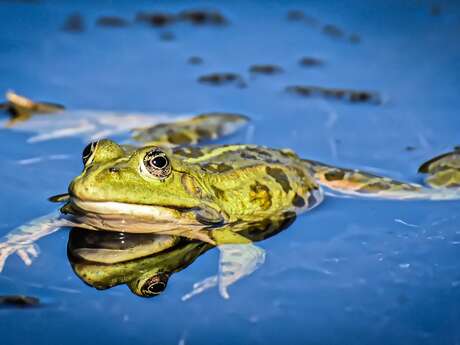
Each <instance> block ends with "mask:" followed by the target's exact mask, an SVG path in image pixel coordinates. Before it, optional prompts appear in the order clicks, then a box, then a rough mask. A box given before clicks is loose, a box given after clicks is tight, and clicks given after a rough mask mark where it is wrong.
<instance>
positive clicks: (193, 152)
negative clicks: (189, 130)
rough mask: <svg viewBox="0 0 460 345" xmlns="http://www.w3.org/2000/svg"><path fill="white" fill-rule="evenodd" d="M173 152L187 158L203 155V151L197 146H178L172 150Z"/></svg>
mask: <svg viewBox="0 0 460 345" xmlns="http://www.w3.org/2000/svg"><path fill="white" fill-rule="evenodd" d="M173 153H174V154H176V155H179V156H183V157H187V158H198V157H201V156H202V155H203V151H201V149H199V148H198V147H178V148H175V149H174V150H173Z"/></svg>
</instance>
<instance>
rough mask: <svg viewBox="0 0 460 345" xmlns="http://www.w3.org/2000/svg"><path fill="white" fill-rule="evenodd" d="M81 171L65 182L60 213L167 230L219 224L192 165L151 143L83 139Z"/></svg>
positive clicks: (101, 223)
mask: <svg viewBox="0 0 460 345" xmlns="http://www.w3.org/2000/svg"><path fill="white" fill-rule="evenodd" d="M83 163H84V169H83V172H82V173H81V174H80V175H79V176H77V177H76V178H75V179H74V180H73V181H72V182H71V183H70V185H69V195H70V200H69V203H68V204H67V205H66V206H64V207H63V209H62V211H63V212H64V213H71V214H73V215H76V216H79V217H80V218H83V219H82V221H83V222H84V224H86V225H89V226H90V227H93V228H96V229H105V230H118V231H127V232H152V225H155V229H156V232H161V230H162V229H163V230H165V231H171V230H180V229H185V228H189V229H190V227H191V226H192V227H193V226H201V227H203V226H204V225H212V224H220V223H222V222H223V221H224V219H223V216H222V213H221V212H220V210H219V209H218V207H217V205H216V204H215V203H214V202H213V198H212V195H211V194H210V193H208V192H207V191H206V189H207V188H206V187H205V185H206V183H205V181H204V180H203V179H205V175H202V174H201V173H200V171H199V170H198V169H197V167H196V166H194V165H193V164H189V163H187V162H185V161H184V160H181V159H180V158H179V157H176V156H174V155H173V153H172V151H171V150H168V149H163V148H160V147H156V146H148V147H143V148H140V149H137V150H133V149H130V148H125V147H122V146H120V145H118V144H116V143H115V142H113V141H111V140H106V139H104V140H100V141H98V142H96V143H91V144H89V145H88V146H87V147H86V148H85V149H84V151H83Z"/></svg>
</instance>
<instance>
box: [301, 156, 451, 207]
mask: <svg viewBox="0 0 460 345" xmlns="http://www.w3.org/2000/svg"><path fill="white" fill-rule="evenodd" d="M303 162H304V163H305V165H306V168H307V169H308V170H309V172H310V174H311V175H312V176H313V177H314V178H315V179H316V180H317V182H318V183H319V184H321V185H322V186H324V187H326V189H327V190H328V191H330V192H331V193H332V194H335V195H337V194H338V195H349V196H361V197H373V198H382V199H393V200H413V199H422V200H423V199H428V200H449V199H460V191H459V190H447V189H443V190H436V189H432V188H427V187H424V186H422V185H419V184H415V183H406V182H400V181H397V180H394V179H392V178H389V177H385V176H379V175H375V174H372V173H369V172H366V171H362V170H355V169H346V168H339V167H334V166H331V165H327V164H323V163H320V162H316V161H311V160H303Z"/></svg>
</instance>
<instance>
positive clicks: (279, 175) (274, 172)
mask: <svg viewBox="0 0 460 345" xmlns="http://www.w3.org/2000/svg"><path fill="white" fill-rule="evenodd" d="M266 171H267V174H268V175H270V176H271V177H273V178H274V179H275V181H276V182H278V184H279V185H280V186H281V187H282V188H283V191H284V192H285V193H288V192H289V191H290V190H292V188H291V185H290V183H289V178H288V177H287V175H286V174H285V173H284V171H283V170H282V169H280V168H272V167H267V168H266Z"/></svg>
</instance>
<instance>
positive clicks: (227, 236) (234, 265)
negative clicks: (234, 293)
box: [182, 229, 265, 301]
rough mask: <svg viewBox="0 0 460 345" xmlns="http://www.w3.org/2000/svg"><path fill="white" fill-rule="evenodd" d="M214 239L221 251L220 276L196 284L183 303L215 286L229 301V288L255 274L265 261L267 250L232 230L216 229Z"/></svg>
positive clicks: (184, 297)
mask: <svg viewBox="0 0 460 345" xmlns="http://www.w3.org/2000/svg"><path fill="white" fill-rule="evenodd" d="M212 237H213V242H214V243H215V244H217V248H218V249H219V251H220V257H219V271H218V274H217V275H215V276H211V277H208V278H206V279H204V280H202V281H199V282H198V283H195V284H194V285H193V290H192V291H191V292H190V293H188V294H186V295H184V296H183V297H182V300H183V301H185V300H187V299H189V298H191V297H193V296H195V295H197V294H200V293H202V292H203V291H205V290H207V289H209V288H212V287H215V286H217V287H218V288H219V294H220V295H221V296H222V297H223V298H225V299H228V298H230V296H229V294H228V287H229V286H230V285H232V284H234V283H236V282H237V281H238V280H240V279H241V278H243V277H245V276H248V275H250V274H251V273H253V272H254V271H255V270H256V269H257V268H258V267H259V266H260V265H262V264H263V263H264V261H265V250H263V249H262V248H260V247H257V246H255V245H254V244H253V243H252V242H251V240H249V239H248V238H246V237H244V236H242V235H239V234H238V233H235V232H233V231H232V230H231V229H216V230H215V231H213V234H212Z"/></svg>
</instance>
